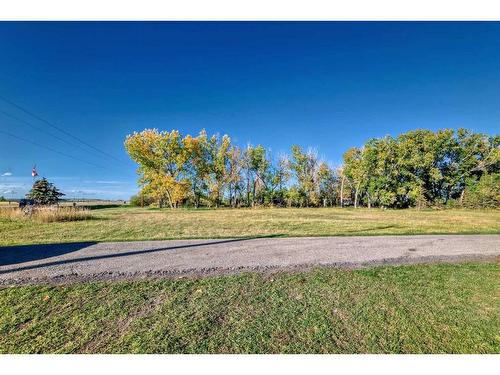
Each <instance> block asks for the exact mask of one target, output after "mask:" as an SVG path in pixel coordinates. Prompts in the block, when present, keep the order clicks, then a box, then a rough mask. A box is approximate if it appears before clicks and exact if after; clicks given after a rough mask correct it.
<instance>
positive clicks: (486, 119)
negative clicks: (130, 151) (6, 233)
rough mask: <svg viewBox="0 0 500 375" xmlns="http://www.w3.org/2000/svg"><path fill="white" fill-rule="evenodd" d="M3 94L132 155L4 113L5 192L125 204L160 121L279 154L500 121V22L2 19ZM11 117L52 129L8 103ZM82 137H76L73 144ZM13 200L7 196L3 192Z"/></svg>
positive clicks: (326, 154)
mask: <svg viewBox="0 0 500 375" xmlns="http://www.w3.org/2000/svg"><path fill="white" fill-rule="evenodd" d="M0 82H1V85H0V96H2V97H5V98H7V99H9V100H11V101H13V102H15V103H17V104H19V105H21V106H22V107H24V108H26V109H28V110H29V111H31V112H33V113H35V114H37V115H38V116H40V117H42V118H43V119H46V120H48V121H50V122H51V123H53V124H55V125H57V126H59V127H61V128H63V129H65V130H66V131H67V132H69V133H71V134H73V135H74V136H76V137H78V138H81V139H83V140H84V141H86V142H88V143H89V144H92V145H94V146H95V147H97V148H99V149H101V150H104V151H105V152H107V153H109V154H111V155H113V156H114V157H116V158H118V159H122V160H124V162H121V163H120V162H116V161H114V160H113V159H111V158H108V157H105V156H103V155H100V154H99V153H97V152H96V151H94V150H88V151H85V150H84V149H85V146H83V149H81V148H78V147H76V146H74V145H70V144H68V143H64V142H61V141H60V140H58V139H55V138H53V137H51V136H49V135H47V134H45V133H43V132H40V131H37V130H35V129H32V128H30V127H29V126H27V125H26V124H24V123H22V122H19V121H16V120H13V119H11V118H8V117H6V116H5V115H4V114H2V113H0V130H3V131H4V132H9V133H11V134H15V135H17V136H18V137H22V138H25V139H28V140H30V141H34V142H37V143H41V144H44V145H46V146H47V147H51V148H53V149H55V150H57V151H59V152H63V153H67V154H70V155H72V156H74V157H76V158H78V159H81V160H86V161H88V162H90V163H95V164H99V165H102V166H104V167H105V168H100V167H95V166H91V165H89V164H87V163H85V162H83V161H76V160H73V159H70V158H67V157H64V156H61V155H59V154H56V153H53V152H50V151H45V150H43V149H40V148H39V147H37V146H34V145H32V144H29V143H25V142H23V141H21V140H19V139H16V138H11V137H8V136H6V135H4V134H2V135H0V174H1V175H2V176H1V177H0V195H2V193H6V195H9V194H11V195H12V194H13V195H17V196H19V195H21V194H23V193H24V192H25V191H26V190H27V188H28V187H29V185H30V184H31V177H30V172H31V167H32V165H33V164H34V163H36V164H37V166H38V169H39V172H40V174H41V175H42V176H46V177H48V178H49V179H51V180H53V181H54V182H56V184H57V185H59V186H60V187H61V188H62V189H63V191H65V192H66V193H67V194H68V196H70V197H71V196H79V197H86V198H122V199H126V198H128V197H129V196H130V195H131V194H132V193H134V192H135V191H136V190H137V189H136V180H137V176H136V174H135V168H136V166H135V165H134V163H132V162H131V161H129V160H128V158H127V155H126V154H125V151H124V148H123V140H124V138H125V136H126V135H127V134H129V133H131V132H133V131H135V130H137V131H140V130H142V129H144V128H151V127H156V128H159V129H164V130H171V129H179V130H180V131H181V132H182V133H184V134H187V133H189V134H196V133H198V131H199V130H200V129H202V128H206V129H207V131H208V132H209V133H212V132H219V133H227V134H229V135H231V136H232V138H233V140H234V141H236V142H237V143H238V144H240V145H242V146H244V145H246V144H247V143H249V142H250V143H252V144H258V143H261V144H263V145H265V146H267V147H270V148H271V149H272V152H273V154H274V155H278V154H279V153H281V152H287V151H288V150H289V147H290V145H292V144H300V145H302V146H304V147H308V146H314V147H316V148H317V149H318V151H319V154H320V155H321V156H322V157H323V158H324V159H325V160H327V161H329V162H331V163H332V164H333V165H335V164H338V163H339V162H340V160H341V156H342V153H343V152H344V151H345V150H346V149H347V148H349V147H351V146H360V145H362V144H363V143H364V142H365V141H366V140H367V139H369V138H371V137H380V136H384V135H386V134H391V135H397V134H399V133H401V132H404V131H407V130H410V129H415V128H428V129H439V128H458V127H466V128H469V129H471V130H474V131H478V132H486V133H490V134H493V133H498V129H499V128H500V126H499V122H500V23H470V22H469V23H460V22H459V23H451V22H448V23H386V22H377V23H366V22H349V23H345V22H330V23H328V22H327V23H317V22H307V23H288V22H275V23H261V22H246V23H238V22H211V23H207V22H203V23H197V22H193V23H182V22H172V23H167V22H164V23H124V22H120V23H117V22H111V23H95V22H90V23H74V22H72V23H28V22H24V23H23V22H20V23H18V22H1V23H0ZM0 111H4V112H7V113H9V114H10V115H14V116H17V117H20V118H22V119H23V120H26V121H29V122H30V123H32V124H35V125H37V126H44V127H45V128H46V129H47V130H49V131H50V132H52V133H54V134H58V136H60V137H61V138H67V137H66V136H65V135H64V134H61V133H57V131H55V130H54V129H51V128H49V127H47V126H46V125H45V124H44V123H43V122H40V121H38V120H36V119H33V118H31V117H29V116H28V115H26V114H25V113H23V112H21V111H19V110H18V109H16V108H15V107H13V106H11V105H9V104H7V103H5V102H3V101H1V100H0ZM70 143H71V139H70ZM4 195H5V194H4Z"/></svg>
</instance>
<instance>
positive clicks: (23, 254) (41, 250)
mask: <svg viewBox="0 0 500 375" xmlns="http://www.w3.org/2000/svg"><path fill="white" fill-rule="evenodd" d="M276 237H283V235H282V234H272V235H266V236H251V237H241V238H234V239H227V240H216V241H206V240H205V241H203V240H200V242H199V243H189V244H185V245H176V246H168V247H161V248H153V249H145V250H131V251H124V252H119V253H113V254H104V255H93V256H86V257H85V256H84V257H78V258H71V259H61V260H55V261H52V262H46V263H38V264H34V265H29V266H22V267H18V268H13V269H8V270H1V271H0V274H5V273H11V272H16V271H25V270H31V269H36V268H43V267H50V266H59V265H63V264H72V263H78V262H86V261H95V260H102V259H109V258H119V257H125V256H131V255H142V254H150V253H155V252H160V251H169V250H178V249H186V248H196V247H203V246H210V245H220V244H226V243H232V242H241V241H249V240H254V239H258V238H276ZM96 243H97V242H78V243H66V244H48V245H24V246H10V247H3V248H0V266H5V265H10V264H17V263H24V262H30V261H36V260H41V259H45V258H50V257H55V256H59V255H64V254H67V253H70V252H74V251H78V250H81V249H84V248H86V247H88V246H91V245H94V244H96Z"/></svg>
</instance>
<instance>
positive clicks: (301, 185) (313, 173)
mask: <svg viewBox="0 0 500 375" xmlns="http://www.w3.org/2000/svg"><path fill="white" fill-rule="evenodd" d="M317 168H318V156H317V153H316V152H315V151H313V150H309V151H308V152H304V151H302V148H301V147H300V146H297V145H294V146H292V158H291V160H290V170H291V171H292V172H293V174H294V177H295V180H296V182H297V188H298V191H299V193H300V195H301V196H303V197H304V198H305V199H304V202H303V203H304V205H305V206H309V205H312V206H315V205H317V204H318V203H319V202H318V201H319V197H318V189H317V180H316V177H317ZM301 205H302V203H301Z"/></svg>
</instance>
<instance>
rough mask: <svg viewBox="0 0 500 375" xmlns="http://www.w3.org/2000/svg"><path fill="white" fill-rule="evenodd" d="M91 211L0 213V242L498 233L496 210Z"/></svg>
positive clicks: (499, 213)
mask: <svg viewBox="0 0 500 375" xmlns="http://www.w3.org/2000/svg"><path fill="white" fill-rule="evenodd" d="M92 213H93V219H92V220H86V221H78V222H62V223H39V222H30V221H29V220H23V219H17V220H8V219H2V218H0V246H2V245H3V246H6V245H18V244H30V243H55V242H78V241H126V240H129V241H133V240H159V239H180V238H224V237H226V238H227V237H246V236H269V235H275V236H327V235H346V236H358V235H384V234H385V235H390V234H432V233H435V234H436V233H439V234H443V233H447V234H459V233H500V210H459V209H457V210H441V211H438V210H422V211H418V210H380V209H372V210H368V209H358V210H354V209H340V208H303V209H296V208H291V209H287V208H274V209H273V208H268V209H266V208H262V209H235V210H231V209H221V210H182V209H180V210H169V209H163V210H154V209H147V208H132V207H126V206H123V207H118V208H105V209H99V210H93V211H92Z"/></svg>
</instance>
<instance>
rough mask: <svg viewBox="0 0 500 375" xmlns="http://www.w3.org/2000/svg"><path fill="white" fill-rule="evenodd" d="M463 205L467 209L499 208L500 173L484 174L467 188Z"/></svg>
mask: <svg viewBox="0 0 500 375" xmlns="http://www.w3.org/2000/svg"><path fill="white" fill-rule="evenodd" d="M463 203H464V206H465V207H468V208H500V173H494V174H485V175H483V176H482V177H481V178H480V180H479V181H477V182H475V183H473V184H470V185H469V186H467V188H466V189H465V192H464V200H463Z"/></svg>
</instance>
